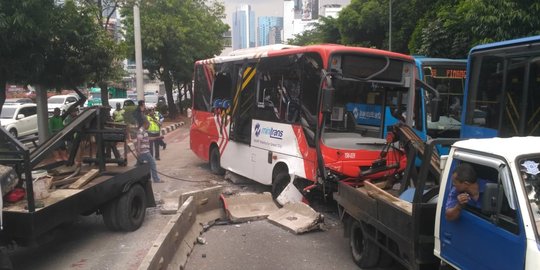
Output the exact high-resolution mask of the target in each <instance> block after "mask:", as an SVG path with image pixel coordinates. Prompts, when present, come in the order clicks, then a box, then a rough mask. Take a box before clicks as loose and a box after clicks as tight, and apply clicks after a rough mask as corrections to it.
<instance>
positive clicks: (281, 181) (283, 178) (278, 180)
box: [272, 171, 291, 199]
mask: <svg viewBox="0 0 540 270" xmlns="http://www.w3.org/2000/svg"><path fill="white" fill-rule="evenodd" d="M290 182H291V176H290V175H289V172H287V171H280V172H278V173H277V174H276V176H275V177H274V179H272V198H274V199H277V197H278V196H279V194H281V192H283V190H284V189H285V187H287V185H288V184H289V183H290Z"/></svg>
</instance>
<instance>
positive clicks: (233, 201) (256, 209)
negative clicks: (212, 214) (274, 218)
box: [223, 192, 279, 223]
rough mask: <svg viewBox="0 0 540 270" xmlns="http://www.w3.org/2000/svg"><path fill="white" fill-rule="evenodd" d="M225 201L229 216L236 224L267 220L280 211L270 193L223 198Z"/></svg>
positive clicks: (244, 194) (243, 194)
mask: <svg viewBox="0 0 540 270" xmlns="http://www.w3.org/2000/svg"><path fill="white" fill-rule="evenodd" d="M223 201H224V206H225V210H226V212H227V215H228V217H229V219H230V221H231V222H234V223H240V222H246V221H250V220H259V219H265V218H266V217H268V216H269V215H270V214H272V213H275V212H277V211H278V210H279V208H278V207H277V205H276V203H275V202H274V200H273V199H272V195H271V194H270V193H268V192H264V193H262V194H255V193H242V194H238V195H234V196H231V197H227V198H223Z"/></svg>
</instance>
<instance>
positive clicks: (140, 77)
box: [133, 3, 144, 100]
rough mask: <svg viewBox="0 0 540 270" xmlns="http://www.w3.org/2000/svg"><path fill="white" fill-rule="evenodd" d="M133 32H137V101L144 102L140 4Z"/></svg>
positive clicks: (134, 9)
mask: <svg viewBox="0 0 540 270" xmlns="http://www.w3.org/2000/svg"><path fill="white" fill-rule="evenodd" d="M133 28H134V29H133V31H134V32H135V35H134V36H135V78H136V84H137V100H144V81H143V67H142V48H141V47H142V46H141V16H140V13H139V4H138V3H135V5H134V6H133Z"/></svg>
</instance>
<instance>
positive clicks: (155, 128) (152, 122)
mask: <svg viewBox="0 0 540 270" xmlns="http://www.w3.org/2000/svg"><path fill="white" fill-rule="evenodd" d="M146 118H147V119H148V122H150V126H148V132H150V133H159V124H158V123H157V121H156V119H154V117H152V116H150V115H148V116H146Z"/></svg>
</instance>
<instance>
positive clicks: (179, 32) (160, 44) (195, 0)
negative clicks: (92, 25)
mask: <svg viewBox="0 0 540 270" xmlns="http://www.w3.org/2000/svg"><path fill="white" fill-rule="evenodd" d="M140 10H141V39H142V54H143V65H144V68H145V69H148V71H149V72H150V75H151V77H153V78H158V79H160V80H161V81H163V83H164V84H165V90H166V94H167V102H168V104H169V113H170V114H171V116H172V117H175V116H176V112H177V110H176V107H175V105H174V102H173V96H172V90H173V83H175V82H177V83H179V84H180V83H183V84H188V83H191V76H192V75H191V74H192V73H193V63H194V62H195V61H196V60H198V59H204V58H209V57H213V56H214V55H216V54H219V53H220V51H221V50H222V36H223V33H224V32H225V31H227V29H228V26H227V25H226V24H224V23H223V22H222V18H223V17H224V7H223V5H221V4H219V3H217V2H214V3H212V4H211V5H207V4H206V2H205V1H202V0H184V1H177V0H155V1H141V3H140ZM131 11H132V9H125V14H124V15H125V16H126V17H127V18H126V20H125V22H126V32H127V38H126V40H129V41H132V40H134V39H133V36H134V35H133V17H132V16H133V14H132V12H131ZM128 44H129V46H130V51H131V52H132V55H134V48H133V47H134V45H133V42H129V43H128Z"/></svg>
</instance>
